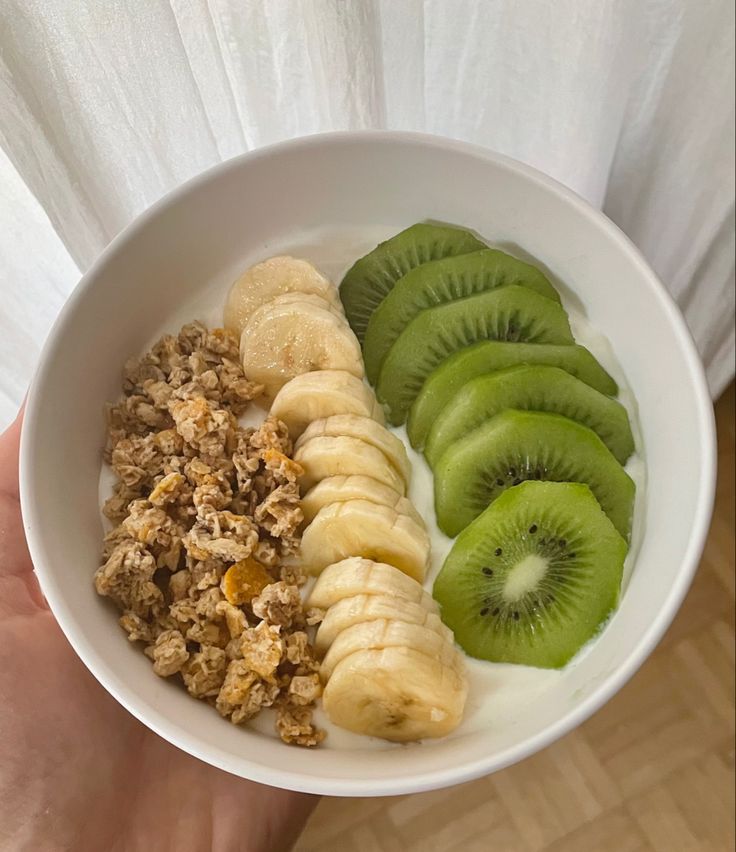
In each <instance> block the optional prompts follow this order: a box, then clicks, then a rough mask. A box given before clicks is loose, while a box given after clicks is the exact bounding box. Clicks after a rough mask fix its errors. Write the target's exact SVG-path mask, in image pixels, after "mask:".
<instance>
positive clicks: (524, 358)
mask: <svg viewBox="0 0 736 852" xmlns="http://www.w3.org/2000/svg"><path fill="white" fill-rule="evenodd" d="M518 364H549V365H551V366H553V367H560V368H561V369H563V370H565V371H566V372H567V373H570V375H571V376H575V378H577V379H580V381H581V382H585V384H586V385H590V387H592V388H595V390H597V391H599V392H600V393H605V394H610V395H611V396H615V395H616V394H617V393H618V387H617V386H616V382H614V380H613V379H612V378H611V377H610V376H609V375H608V373H607V372H606V371H605V370H604V369H603V367H601V365H600V364H599V363H598V362H597V361H596V360H595V358H594V357H593V356H592V355H591V354H590V352H588V350H587V349H585V348H584V347H583V346H578V345H575V346H551V345H540V344H529V343H500V342H498V341H496V340H484V341H483V342H481V343H476V344H475V345H474V346H468V347H466V348H465V349H461V350H460V351H459V352H455V353H453V354H452V355H450V357H449V358H447V359H446V360H445V361H443V362H442V363H441V364H440V365H439V366H438V367H437V369H436V370H434V371H433V372H432V373H430V375H429V377H428V378H427V380H426V382H425V383H424V385H423V386H422V389H421V391H420V392H419V395H418V396H417V398H416V399H415V400H414V404H413V405H412V407H411V411H410V413H409V422H408V424H407V432H408V434H409V440H410V441H411V443H412V446H414V447H417V448H418V449H421V448H422V447H423V446H424V443H425V441H426V440H427V435H428V434H429V430H430V428H431V426H432V424H433V423H434V421H435V420H436V419H437V417H438V416H439V413H440V412H441V411H442V409H443V408H444V407H445V406H446V405H447V403H448V402H449V401H450V400H451V399H452V397H453V396H454V395H455V394H456V393H457V392H458V390H459V389H460V388H461V387H462V386H463V385H464V384H465V383H466V382H469V381H470V380H471V379H474V378H475V377H476V376H482V375H484V374H486V373H490V372H493V371H494V370H503V369H505V368H506V367H513V366H516V365H518Z"/></svg>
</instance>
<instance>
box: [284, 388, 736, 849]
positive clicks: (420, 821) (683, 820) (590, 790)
mask: <svg viewBox="0 0 736 852" xmlns="http://www.w3.org/2000/svg"><path fill="white" fill-rule="evenodd" d="M716 412H717V418H718V437H719V480H718V494H717V499H716V511H715V517H714V519H713V526H712V528H711V532H710V536H709V539H708V544H707V547H706V550H705V554H704V556H703V561H702V563H701V565H700V568H699V570H698V573H697V576H696V578H695V581H694V584H693V586H692V588H691V590H690V593H689V595H688V597H687V600H686V602H685V603H684V604H683V607H682V609H681V611H680V612H679V614H678V616H677V618H676V620H675V622H674V623H673V625H672V627H671V628H670V630H669V632H668V634H667V635H666V637H665V638H664V640H663V641H662V643H661V645H660V646H659V647H658V648H657V650H656V651H655V653H654V654H653V655H652V657H651V658H650V659H649V660H648V662H647V663H646V664H645V665H644V666H643V667H642V669H641V670H640V671H639V673H638V674H637V675H636V676H635V677H634V678H633V680H632V681H630V682H629V684H628V685H627V686H626V687H624V689H623V690H622V691H621V692H620V693H619V694H618V695H617V696H616V697H615V698H613V700H612V701H610V702H609V704H607V705H606V706H605V707H604V708H603V709H602V710H601V711H600V712H598V713H597V714H596V715H595V716H594V717H593V718H592V719H590V720H589V721H588V722H587V723H586V724H585V725H583V726H582V727H581V728H578V729H577V730H576V731H574V732H573V733H571V734H569V735H568V736H567V737H565V738H564V739H563V740H560V741H559V742H558V743H556V744H555V745H553V746H551V747H550V748H548V749H547V750H546V751H543V752H541V753H540V754H537V755H536V756H534V757H531V758H529V759H528V760H526V761H524V762H523V763H521V764H518V765H516V766H513V767H511V768H509V769H506V770H504V771H503V772H499V773H497V774H495V775H491V776H489V777H487V778H482V779H480V780H478V781H473V782H470V783H468V784H463V785H461V786H459V787H453V788H451V789H448V790H439V791H437V792H433V793H424V794H418V795H414V796H402V797H396V798H383V799H324V800H323V801H322V802H321V803H320V804H319V806H318V807H317V810H316V811H315V813H314V815H313V817H312V819H311V821H310V823H309V825H308V826H307V828H306V830H305V832H304V834H303V835H302V838H301V840H300V841H299V843H298V844H297V846H296V849H297V850H298V852H338V850H339V852H378V851H379V850H380V852H486V850H488V852H539V850H545V851H546V852H645V850H657V852H685V850H687V852H690V850H693V852H711V850H714V852H715V850H717V852H721V850H723V852H726V850H728V852H731V850H733V848H734V828H733V820H734V817H733V809H734V775H733V772H734V737H733V731H734V388H733V385H731V387H730V389H729V390H728V391H727V393H726V394H725V396H724V397H722V398H721V400H720V401H719V403H718V405H717V407H716Z"/></svg>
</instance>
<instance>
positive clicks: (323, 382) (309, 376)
mask: <svg viewBox="0 0 736 852" xmlns="http://www.w3.org/2000/svg"><path fill="white" fill-rule="evenodd" d="M271 414H273V415H274V417H278V418H279V420H282V421H283V422H284V423H285V424H286V425H287V427H288V429H289V435H290V436H291V439H292V440H296V439H297V438H298V437H299V436H300V435H301V434H302V432H303V431H304V430H305V429H306V428H307V426H308V425H309V424H310V423H312V422H313V421H314V420H320V419H321V418H324V417H330V416H332V415H333V414H359V415H361V416H362V417H372V418H373V419H374V420H376V421H377V422H378V423H383V422H384V417H383V409H382V408H381V406H380V405H379V404H378V402H377V400H376V397H375V396H374V394H373V391H372V390H371V389H370V388H369V387H368V385H366V384H365V382H363V381H361V379H359V378H357V377H356V376H354V375H352V373H348V372H346V371H345V370H315V371H313V372H311V373H302V374H301V375H299V376H295V377H294V378H293V379H292V380H291V381H290V382H287V383H286V384H285V385H284V386H283V387H282V388H281V390H280V391H279V392H278V393H277V394H276V398H275V399H274V401H273V404H272V405H271Z"/></svg>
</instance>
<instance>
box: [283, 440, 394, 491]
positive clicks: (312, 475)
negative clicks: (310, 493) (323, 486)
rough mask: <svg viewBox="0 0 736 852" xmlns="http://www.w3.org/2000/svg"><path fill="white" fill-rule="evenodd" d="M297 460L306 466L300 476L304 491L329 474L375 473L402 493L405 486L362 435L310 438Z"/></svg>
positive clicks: (302, 447)
mask: <svg viewBox="0 0 736 852" xmlns="http://www.w3.org/2000/svg"><path fill="white" fill-rule="evenodd" d="M304 434H306V432H305V433H304ZM294 461H295V462H298V463H299V464H300V465H301V466H302V467H303V468H304V475H303V476H302V477H301V479H300V480H299V482H300V485H301V488H302V490H303V491H304V492H306V491H307V490H308V489H310V488H311V487H312V486H313V485H315V484H316V483H317V482H320V481H321V480H323V479H326V478H327V477H328V476H349V475H351V474H358V475H362V476H373V477H375V478H376V479H377V480H378V481H379V482H382V483H383V484H384V485H388V486H389V487H390V488H393V489H394V491H399V492H401V493H402V494H403V492H404V490H405V488H406V485H405V484H404V480H403V479H402V478H401V476H400V474H399V473H398V472H397V470H396V468H395V467H394V466H393V465H392V464H391V463H390V462H389V460H388V459H387V458H386V456H384V454H383V453H382V452H381V451H380V450H377V449H376V448H375V447H374V446H373V445H372V444H367V443H366V442H365V441H363V440H361V439H360V438H349V437H346V436H344V435H341V436H340V437H337V438H332V437H328V436H326V435H322V436H318V437H316V438H311V439H310V440H309V441H306V442H305V443H303V444H302V445H301V447H299V449H298V450H296V452H295V453H294Z"/></svg>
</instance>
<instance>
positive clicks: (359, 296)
mask: <svg viewBox="0 0 736 852" xmlns="http://www.w3.org/2000/svg"><path fill="white" fill-rule="evenodd" d="M485 247H486V246H485V243H482V242H481V241H480V240H479V239H478V238H477V237H475V236H473V234H471V233H470V231H465V230H463V229H462V228H453V227H450V226H448V225H430V224H426V223H421V222H420V223H419V224H417V225H412V226H411V228H407V229H406V230H404V231H401V233H399V234H396V236H395V237H391V239H390V240H386V241H385V242H383V243H381V244H380V245H378V246H376V248H374V249H373V251H371V252H369V253H368V254H367V255H365V257H361V258H360V260H358V261H356V262H355V263H354V264H353V265H352V266H351V267H350V269H349V270H348V271H347V273H346V274H345V277H344V278H343V279H342V283H341V284H340V298H341V299H342V303H343V307H344V308H345V314H346V316H347V318H348V322H349V323H350V326H351V328H352V329H353V331H354V332H355V334H356V335H357V337H358V340H360V342H361V343H362V342H363V337H364V335H365V330H366V327H367V325H368V320H369V319H370V318H371V314H372V313H373V311H375V309H376V308H377V307H378V305H379V304H380V303H381V301H382V300H383V298H384V297H385V296H386V295H387V294H388V293H389V292H390V291H391V288H392V287H393V286H394V283H395V282H396V281H397V280H398V279H399V278H401V276H402V275H406V273H407V272H408V271H409V270H410V269H414V267H415V266H419V265H420V264H422V263H427V261H430V260H438V259H439V258H441V257H451V256H453V255H456V254H465V253H466V252H469V251H477V250H478V249H482V248H485Z"/></svg>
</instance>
